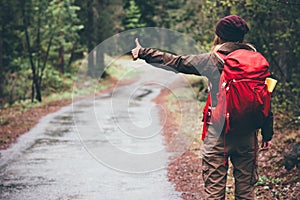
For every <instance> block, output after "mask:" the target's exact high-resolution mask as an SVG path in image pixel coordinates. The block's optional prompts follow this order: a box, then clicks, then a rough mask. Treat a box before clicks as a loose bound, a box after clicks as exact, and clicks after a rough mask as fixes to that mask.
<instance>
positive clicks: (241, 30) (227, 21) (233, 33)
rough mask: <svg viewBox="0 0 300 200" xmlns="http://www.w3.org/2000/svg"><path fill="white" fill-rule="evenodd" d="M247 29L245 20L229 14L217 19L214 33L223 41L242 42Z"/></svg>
mask: <svg viewBox="0 0 300 200" xmlns="http://www.w3.org/2000/svg"><path fill="white" fill-rule="evenodd" d="M248 31H249V28H248V25H247V23H246V22H245V20H243V19H242V18H241V17H239V16H237V15H229V16H227V17H224V18H222V19H220V20H219V22H218V23H217V25H216V31H215V33H216V35H217V36H219V37H220V38H221V39H222V40H224V41H225V42H242V41H243V39H244V35H245V34H246V33H247V32H248Z"/></svg>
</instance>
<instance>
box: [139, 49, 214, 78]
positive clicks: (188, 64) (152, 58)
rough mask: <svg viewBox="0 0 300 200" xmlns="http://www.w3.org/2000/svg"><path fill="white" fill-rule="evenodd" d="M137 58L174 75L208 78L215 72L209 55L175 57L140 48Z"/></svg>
mask: <svg viewBox="0 0 300 200" xmlns="http://www.w3.org/2000/svg"><path fill="white" fill-rule="evenodd" d="M139 58H141V59H144V60H145V61H146V62H147V63H149V64H151V65H153V66H155V67H159V68H162V69H165V70H171V71H174V72H176V73H178V72H180V73H185V74H195V75H204V76H208V75H210V74H212V72H213V71H214V70H215V66H214V64H213V61H212V56H211V54H210V53H203V54H199V55H187V56H177V55H173V54H170V53H167V52H162V51H159V50H154V49H151V48H141V49H140V51H139Z"/></svg>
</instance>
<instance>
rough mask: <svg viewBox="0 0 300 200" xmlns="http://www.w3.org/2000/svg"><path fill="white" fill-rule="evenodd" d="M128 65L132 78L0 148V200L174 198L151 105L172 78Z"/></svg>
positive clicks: (47, 119)
mask: <svg viewBox="0 0 300 200" xmlns="http://www.w3.org/2000/svg"><path fill="white" fill-rule="evenodd" d="M128 62H129V61H128ZM129 64H130V65H132V63H129ZM135 65H136V67H137V68H139V69H142V70H144V71H143V72H142V73H141V75H140V76H139V79H138V80H137V81H135V82H134V83H131V84H129V85H126V86H120V87H116V88H115V89H114V90H113V91H110V92H107V93H104V94H102V95H100V96H97V97H95V98H89V99H84V100H80V101H78V102H76V103H74V104H72V105H70V106H67V107H64V108H62V109H61V110H60V111H58V112H56V113H53V114H50V115H48V116H46V117H44V118H43V119H41V120H40V122H39V123H38V124H37V126H36V127H34V128H33V129H32V130H30V131H29V132H28V133H26V134H24V135H23V136H21V137H20V138H19V140H18V142H17V143H16V144H14V145H12V147H11V148H9V149H7V150H4V151H0V153H1V157H0V199H3V200H23V199H30V200H31V199H32V200H41V199H49V200H52V199H53V200H56V199H75V200H77V199H78V200H79V199H80V200H83V199H84V200H90V199H91V200H94V199H95V200H139V199H143V200H145V199H149V200H150V199H151V200H152V199H153V200H160V199H163V200H164V199H166V200H176V199H180V198H179V196H180V194H179V193H177V192H176V191H175V190H174V186H173V185H171V184H170V183H169V182H168V180H167V176H166V175H167V171H166V168H165V167H166V166H167V163H168V157H169V156H170V153H167V151H166V147H165V146H164V145H163V136H162V135H161V132H162V125H163V119H160V117H159V108H158V107H157V105H156V104H155V103H153V102H152V99H153V98H155V97H156V96H157V95H158V94H159V92H160V90H161V89H162V88H163V87H165V86H167V85H168V84H170V83H171V82H172V81H173V80H174V79H175V78H176V77H177V78H178V75H175V74H173V73H171V72H163V71H161V70H159V71H157V69H155V68H152V67H149V66H147V65H146V64H144V63H143V62H137V63H136V64H135ZM139 65H142V66H139Z"/></svg>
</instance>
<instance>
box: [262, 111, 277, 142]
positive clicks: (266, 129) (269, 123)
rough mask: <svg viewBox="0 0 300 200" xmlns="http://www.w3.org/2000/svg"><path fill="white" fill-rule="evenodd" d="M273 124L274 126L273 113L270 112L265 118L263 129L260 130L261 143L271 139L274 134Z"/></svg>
mask: <svg viewBox="0 0 300 200" xmlns="http://www.w3.org/2000/svg"><path fill="white" fill-rule="evenodd" d="M273 124H274V117H273V113H272V112H270V113H269V116H268V117H267V118H266V120H265V122H264V124H263V127H262V129H261V134H262V138H263V141H266V142H267V141H270V140H271V139H272V137H273V134H274V129H273Z"/></svg>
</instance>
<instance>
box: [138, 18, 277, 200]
mask: <svg viewBox="0 0 300 200" xmlns="http://www.w3.org/2000/svg"><path fill="white" fill-rule="evenodd" d="M248 31H249V28H248V25H247V23H246V22H245V21H244V20H243V19H242V18H241V17H239V16H236V15H230V16H226V17H224V18H222V19H220V20H219V22H218V23H217V24H216V29H215V34H216V36H215V39H214V46H213V48H212V51H211V52H210V53H204V54H199V55H187V56H176V55H172V54H170V53H166V52H162V51H158V50H154V49H151V48H143V47H142V46H141V45H140V44H139V42H138V40H137V39H136V41H135V42H136V48H134V49H133V50H132V57H133V59H134V60H136V59H138V58H140V59H144V60H145V61H146V62H147V63H150V64H153V65H154V66H156V67H160V68H165V69H167V68H166V66H168V67H171V68H172V69H174V70H175V72H181V73H186V74H195V75H199V76H200V75H203V76H207V77H208V79H209V80H210V82H211V83H213V84H212V85H211V87H210V89H211V98H212V103H211V104H212V105H211V106H212V107H215V106H216V105H217V103H218V102H217V93H218V90H219V88H218V84H216V83H218V80H219V77H220V72H222V70H223V63H221V62H220V59H219V58H218V56H216V55H218V54H219V55H228V54H229V53H231V52H233V51H235V50H239V49H245V50H249V51H256V50H255V49H254V48H253V46H251V45H249V44H245V43H243V40H244V36H245V34H246V33H247V32H248ZM216 53H217V54H216ZM157 64H160V65H157ZM168 69H169V68H168ZM269 118H270V119H269V120H268V122H269V124H268V128H269V130H268V131H266V130H264V131H262V136H263V141H262V145H261V150H267V149H269V148H270V145H271V142H270V141H271V138H272V135H273V129H272V124H273V121H272V115H271V114H270V116H269ZM256 147H257V131H250V132H244V133H242V134H239V135H238V137H237V135H235V134H225V133H224V129H223V128H218V127H217V126H215V125H214V124H212V125H209V126H208V134H207V136H206V137H205V140H204V145H203V165H202V169H203V171H202V173H203V174H202V175H203V180H204V183H205V199H209V200H210V199H211V200H216V199H225V189H226V177H227V171H228V158H230V160H231V162H232V164H233V167H234V169H233V175H234V178H235V198H236V199H243V200H245V199H254V185H255V183H256V182H257V180H258V176H257V163H256V160H257V148H256ZM224 150H225V152H224ZM224 157H225V162H224Z"/></svg>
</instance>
